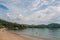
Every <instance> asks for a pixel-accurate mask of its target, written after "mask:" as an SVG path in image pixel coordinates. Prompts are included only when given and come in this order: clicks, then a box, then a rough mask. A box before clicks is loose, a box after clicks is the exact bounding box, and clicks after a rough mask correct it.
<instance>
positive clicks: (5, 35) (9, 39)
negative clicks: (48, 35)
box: [0, 28, 43, 40]
mask: <svg viewBox="0 0 60 40" xmlns="http://www.w3.org/2000/svg"><path fill="white" fill-rule="evenodd" d="M0 40H43V39H37V38H34V37H31V36H26V35H22V34H21V35H19V34H17V33H15V32H10V31H9V30H6V29H4V28H3V29H0Z"/></svg>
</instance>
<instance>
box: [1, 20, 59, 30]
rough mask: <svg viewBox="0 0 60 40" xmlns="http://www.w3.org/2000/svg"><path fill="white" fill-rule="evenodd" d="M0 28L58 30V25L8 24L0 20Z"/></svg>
mask: <svg viewBox="0 0 60 40" xmlns="http://www.w3.org/2000/svg"><path fill="white" fill-rule="evenodd" d="M0 28H7V29H11V30H16V29H25V28H60V24H58V23H51V24H48V25H27V24H17V23H12V22H8V21H5V20H1V19H0Z"/></svg>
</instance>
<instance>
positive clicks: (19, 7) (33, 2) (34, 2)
mask: <svg viewBox="0 0 60 40" xmlns="http://www.w3.org/2000/svg"><path fill="white" fill-rule="evenodd" d="M0 19H4V20H8V21H12V22H17V23H22V24H49V23H60V0H0Z"/></svg>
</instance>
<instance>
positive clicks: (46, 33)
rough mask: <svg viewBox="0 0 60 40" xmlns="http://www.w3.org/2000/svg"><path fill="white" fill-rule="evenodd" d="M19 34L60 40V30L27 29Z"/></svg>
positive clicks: (19, 31)
mask: <svg viewBox="0 0 60 40" xmlns="http://www.w3.org/2000/svg"><path fill="white" fill-rule="evenodd" d="M16 32H17V33H23V34H28V35H33V36H38V37H45V38H55V39H57V40H60V29H59V28H52V29H48V28H27V29H24V30H17V31H16Z"/></svg>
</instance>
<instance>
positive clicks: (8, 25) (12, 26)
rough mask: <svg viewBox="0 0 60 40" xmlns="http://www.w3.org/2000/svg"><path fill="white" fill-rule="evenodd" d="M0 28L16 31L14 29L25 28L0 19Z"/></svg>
mask: <svg viewBox="0 0 60 40" xmlns="http://www.w3.org/2000/svg"><path fill="white" fill-rule="evenodd" d="M0 28H7V29H11V30H12V29H13V30H16V29H24V28H26V26H25V25H23V24H17V23H12V22H8V21H5V20H1V19H0Z"/></svg>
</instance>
